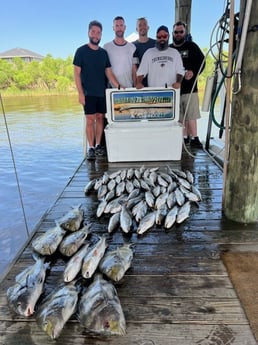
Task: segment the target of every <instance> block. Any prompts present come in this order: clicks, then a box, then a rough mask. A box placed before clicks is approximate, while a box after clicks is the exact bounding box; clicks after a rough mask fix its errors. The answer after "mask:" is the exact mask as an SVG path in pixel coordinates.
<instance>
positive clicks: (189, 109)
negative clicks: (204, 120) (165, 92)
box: [179, 92, 201, 123]
mask: <svg viewBox="0 0 258 345" xmlns="http://www.w3.org/2000/svg"><path fill="white" fill-rule="evenodd" d="M189 99H190V100H189ZM188 101H189V104H188ZM185 111H186V115H185ZM200 117H201V114H200V107H199V97H198V93H197V92H194V93H192V94H190V93H187V94H185V95H181V96H180V114H179V121H180V122H181V123H183V120H185V121H187V120H197V119H199V118H200Z"/></svg>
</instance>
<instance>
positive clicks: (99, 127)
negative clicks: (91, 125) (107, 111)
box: [96, 113, 104, 145]
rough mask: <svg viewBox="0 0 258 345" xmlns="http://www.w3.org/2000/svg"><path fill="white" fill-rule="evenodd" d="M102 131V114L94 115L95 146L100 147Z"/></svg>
mask: <svg viewBox="0 0 258 345" xmlns="http://www.w3.org/2000/svg"><path fill="white" fill-rule="evenodd" d="M103 130H104V114H100V113H97V114H96V145H100V143H101V138H102V135H103Z"/></svg>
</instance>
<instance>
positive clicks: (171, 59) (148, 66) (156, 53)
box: [136, 47, 185, 87]
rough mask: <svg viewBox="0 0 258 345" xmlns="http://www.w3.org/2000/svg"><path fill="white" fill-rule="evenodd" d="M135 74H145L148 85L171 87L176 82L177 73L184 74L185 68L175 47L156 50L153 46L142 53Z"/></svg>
mask: <svg viewBox="0 0 258 345" xmlns="http://www.w3.org/2000/svg"><path fill="white" fill-rule="evenodd" d="M136 74H137V76H139V75H143V76H144V77H145V76H147V78H148V86H150V87H166V86H168V87H171V86H172V84H173V83H175V82H176V79H177V74H181V75H182V76H184V75H185V69H184V66H183V61H182V58H181V55H180V53H179V52H178V51H177V50H176V49H174V48H170V47H168V49H166V50H158V48H156V47H154V48H150V49H148V50H146V52H145V53H144V54H143V57H142V61H141V63H140V66H139V68H138V70H137V72H136Z"/></svg>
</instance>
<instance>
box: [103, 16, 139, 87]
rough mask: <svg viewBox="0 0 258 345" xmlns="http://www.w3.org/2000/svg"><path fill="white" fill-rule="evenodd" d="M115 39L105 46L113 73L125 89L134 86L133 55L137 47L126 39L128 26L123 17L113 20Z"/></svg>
mask: <svg viewBox="0 0 258 345" xmlns="http://www.w3.org/2000/svg"><path fill="white" fill-rule="evenodd" d="M113 30H114V32H115V38H114V40H113V41H111V42H108V43H106V44H104V46H103V48H104V49H105V50H106V51H107V53H108V56H109V60H110V63H111V66H112V71H113V73H114V75H115V77H116V79H117V80H118V82H119V84H120V85H121V86H123V87H132V86H133V54H134V51H135V49H136V47H135V45H134V44H132V43H130V42H127V41H126V40H125V39H124V33H125V30H126V25H125V21H124V18H123V17H120V16H118V17H115V19H114V20H113Z"/></svg>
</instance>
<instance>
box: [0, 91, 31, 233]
mask: <svg viewBox="0 0 258 345" xmlns="http://www.w3.org/2000/svg"><path fill="white" fill-rule="evenodd" d="M0 103H1V108H2V111H3V116H4V123H5V128H6V133H7V137H8V143H9V148H10V152H11V156H12V162H13V167H14V173H15V178H16V183H17V188H18V192H19V198H20V202H21V207H22V214H23V219H24V224H25V228H26V232H27V236H28V237H29V236H30V233H29V228H28V223H27V218H26V214H25V208H24V203H23V199H22V193H21V188H20V183H19V178H18V173H17V169H16V164H15V159H14V153H13V148H12V142H11V137H10V133H9V129H8V124H7V120H6V115H5V110H4V103H3V99H2V95H1V93H0Z"/></svg>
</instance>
